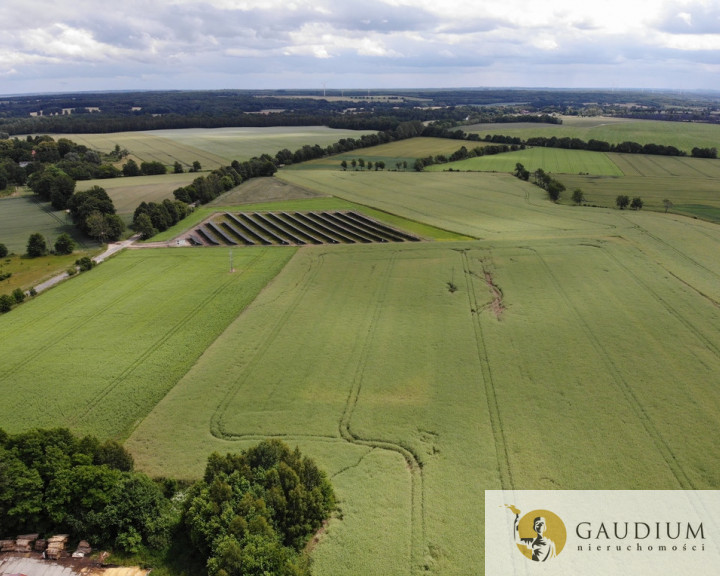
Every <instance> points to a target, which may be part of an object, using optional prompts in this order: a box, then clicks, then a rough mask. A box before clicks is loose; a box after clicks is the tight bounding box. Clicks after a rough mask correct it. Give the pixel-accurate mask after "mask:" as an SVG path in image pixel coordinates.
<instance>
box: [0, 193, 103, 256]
mask: <svg viewBox="0 0 720 576" xmlns="http://www.w3.org/2000/svg"><path fill="white" fill-rule="evenodd" d="M34 232H40V233H41V234H42V235H43V236H45V239H46V241H47V243H48V245H49V246H52V245H53V244H54V243H55V240H57V237H58V236H60V234H63V233H68V234H70V235H71V236H72V237H73V238H74V239H75V241H76V242H77V243H78V245H79V247H80V248H88V249H92V248H95V247H97V245H96V244H95V243H94V242H92V241H90V240H88V239H87V238H85V237H84V236H83V235H81V234H79V233H78V232H77V230H76V229H75V226H74V225H73V223H72V220H71V219H70V217H69V216H67V215H66V214H65V211H64V210H53V209H52V207H51V206H50V204H49V203H46V202H39V201H38V200H37V199H36V197H35V196H34V195H33V194H29V195H23V196H13V197H10V198H0V243H2V244H5V246H7V248H8V250H9V251H10V252H14V253H16V254H24V253H25V249H26V247H27V241H28V238H29V237H30V234H33V233H34Z"/></svg>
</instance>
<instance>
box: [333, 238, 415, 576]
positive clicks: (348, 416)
mask: <svg viewBox="0 0 720 576" xmlns="http://www.w3.org/2000/svg"><path fill="white" fill-rule="evenodd" d="M397 254H398V252H393V254H392V258H391V259H390V260H389V261H388V262H387V267H386V269H385V271H384V274H383V280H382V282H381V286H380V288H379V289H378V293H377V295H376V296H375V305H374V308H373V310H372V314H371V315H370V318H369V322H368V328H367V330H366V331H365V337H364V338H363V339H362V342H361V343H360V359H359V361H358V363H357V367H356V369H355V376H354V377H353V380H352V385H351V387H350V392H349V394H348V398H347V402H346V404H345V410H344V412H343V414H342V416H341V418H340V420H339V422H338V430H339V432H340V435H341V436H342V438H343V439H344V440H345V441H347V442H349V443H351V444H355V445H358V446H367V447H368V448H371V449H376V448H379V449H383V450H388V451H390V452H395V453H397V454H400V455H401V456H402V457H403V459H404V460H405V463H406V465H407V468H408V470H409V471H410V481H411V493H410V497H411V503H410V506H411V508H410V512H411V520H410V543H411V549H410V562H411V566H410V573H411V574H415V573H418V572H420V571H422V566H423V561H424V558H423V556H424V548H425V534H426V526H425V486H424V483H425V479H424V475H423V469H422V460H421V459H420V458H419V457H418V455H417V454H416V453H415V451H414V450H413V449H412V448H411V447H410V446H402V445H401V444H398V443H396V442H388V441H386V440H382V439H379V438H364V437H362V436H360V435H359V434H356V433H355V432H353V431H352V429H351V422H352V417H353V413H354V411H355V408H356V407H357V404H358V400H359V398H360V393H361V391H362V381H363V378H364V374H365V367H366V366H367V363H368V361H369V359H370V357H371V350H372V344H373V339H374V334H375V328H376V326H377V325H378V323H379V321H380V316H381V315H382V309H383V307H382V305H383V302H384V296H385V294H386V293H387V290H388V286H389V284H390V277H391V272H392V269H393V267H394V265H395V262H396V260H397Z"/></svg>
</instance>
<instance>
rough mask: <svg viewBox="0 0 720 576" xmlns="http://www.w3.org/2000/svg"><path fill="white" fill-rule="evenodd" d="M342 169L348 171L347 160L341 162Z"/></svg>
mask: <svg viewBox="0 0 720 576" xmlns="http://www.w3.org/2000/svg"><path fill="white" fill-rule="evenodd" d="M340 167H341V168H342V169H343V170H347V160H343V161H342V162H340Z"/></svg>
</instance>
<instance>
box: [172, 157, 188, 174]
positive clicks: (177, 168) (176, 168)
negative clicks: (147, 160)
mask: <svg viewBox="0 0 720 576" xmlns="http://www.w3.org/2000/svg"><path fill="white" fill-rule="evenodd" d="M183 172H185V170H183V167H182V164H180V162H178V161H177V160H176V161H175V164H173V173H174V174H182V173H183Z"/></svg>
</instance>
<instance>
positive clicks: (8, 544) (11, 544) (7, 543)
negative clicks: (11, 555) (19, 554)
mask: <svg viewBox="0 0 720 576" xmlns="http://www.w3.org/2000/svg"><path fill="white" fill-rule="evenodd" d="M0 552H15V540H0Z"/></svg>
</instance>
